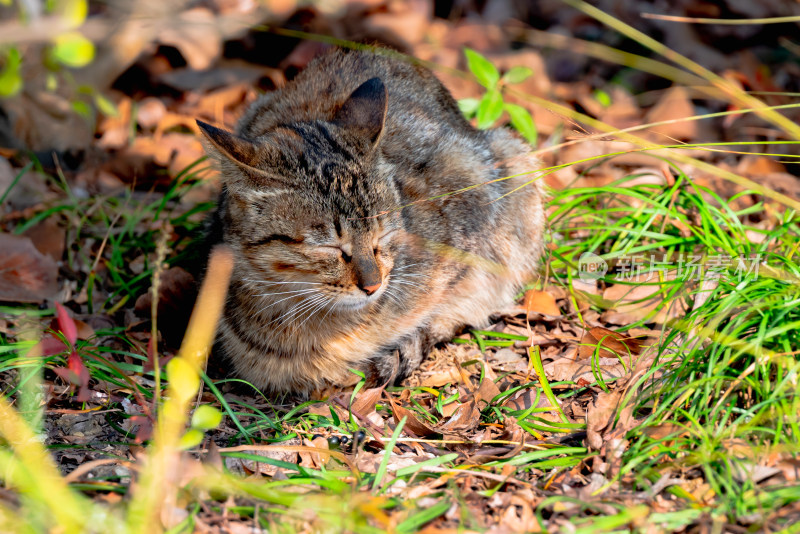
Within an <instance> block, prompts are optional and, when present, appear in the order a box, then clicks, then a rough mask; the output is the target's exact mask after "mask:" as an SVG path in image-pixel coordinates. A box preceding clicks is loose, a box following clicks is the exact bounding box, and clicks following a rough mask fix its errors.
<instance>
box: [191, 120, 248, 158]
mask: <svg viewBox="0 0 800 534" xmlns="http://www.w3.org/2000/svg"><path fill="white" fill-rule="evenodd" d="M195 122H196V123H197V126H198V127H199V128H200V131H201V132H203V135H204V136H205V138H206V139H207V140H208V142H209V143H210V145H211V146H210V148H211V149H212V150H213V151H214V152H215V153H216V154H209V155H211V156H214V155H217V154H219V155H220V156H224V157H225V158H227V159H229V160H231V161H232V162H233V163H235V164H237V165H240V166H244V167H248V168H252V167H253V165H254V164H255V160H256V157H257V151H256V147H255V145H254V144H253V143H251V142H250V141H248V140H247V139H244V138H242V137H239V136H238V135H236V134H233V133H231V132H228V131H226V130H223V129H221V128H217V127H216V126H211V125H210V124H207V123H205V122H203V121H201V120H196V121H195ZM209 152H210V151H209Z"/></svg>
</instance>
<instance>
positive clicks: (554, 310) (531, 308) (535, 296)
mask: <svg viewBox="0 0 800 534" xmlns="http://www.w3.org/2000/svg"><path fill="white" fill-rule="evenodd" d="M522 306H523V308H524V309H525V311H526V312H528V313H531V312H535V313H541V314H544V315H561V310H560V309H559V308H558V304H556V299H555V297H554V296H553V295H551V294H550V293H548V292H547V291H538V290H536V289H530V290H528V291H526V292H525V298H524V300H523V301H522Z"/></svg>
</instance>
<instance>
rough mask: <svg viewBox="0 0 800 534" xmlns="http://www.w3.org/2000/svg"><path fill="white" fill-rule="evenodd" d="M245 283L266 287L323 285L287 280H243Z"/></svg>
mask: <svg viewBox="0 0 800 534" xmlns="http://www.w3.org/2000/svg"><path fill="white" fill-rule="evenodd" d="M242 281H243V282H252V283H254V284H259V285H264V286H275V285H281V284H305V285H316V286H318V285H322V282H294V281H286V280H270V279H268V278H266V279H265V278H242Z"/></svg>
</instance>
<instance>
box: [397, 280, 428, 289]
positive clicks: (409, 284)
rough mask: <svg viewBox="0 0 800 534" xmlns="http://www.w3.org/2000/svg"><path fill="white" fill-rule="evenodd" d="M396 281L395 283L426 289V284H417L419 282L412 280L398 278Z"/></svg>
mask: <svg viewBox="0 0 800 534" xmlns="http://www.w3.org/2000/svg"><path fill="white" fill-rule="evenodd" d="M394 283H395V284H401V285H404V286H411V287H416V288H420V289H425V286H424V285H422V284H417V283H414V282H411V281H409V280H397V279H395V280H394Z"/></svg>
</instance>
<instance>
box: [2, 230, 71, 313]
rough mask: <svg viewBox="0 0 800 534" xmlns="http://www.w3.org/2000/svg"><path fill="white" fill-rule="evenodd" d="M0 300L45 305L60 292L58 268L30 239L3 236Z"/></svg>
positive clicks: (10, 235) (4, 234)
mask: <svg viewBox="0 0 800 534" xmlns="http://www.w3.org/2000/svg"><path fill="white" fill-rule="evenodd" d="M0 250H2V251H3V253H2V254H0V300H6V301H11V302H41V301H43V300H48V299H52V298H54V297H55V295H56V292H57V291H58V266H57V265H56V262H54V261H53V259H52V258H51V257H50V256H48V255H46V254H42V253H41V252H39V251H38V250H36V247H35V246H34V245H33V242H32V241H31V240H30V238H28V237H23V236H17V235H12V234H6V233H0Z"/></svg>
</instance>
